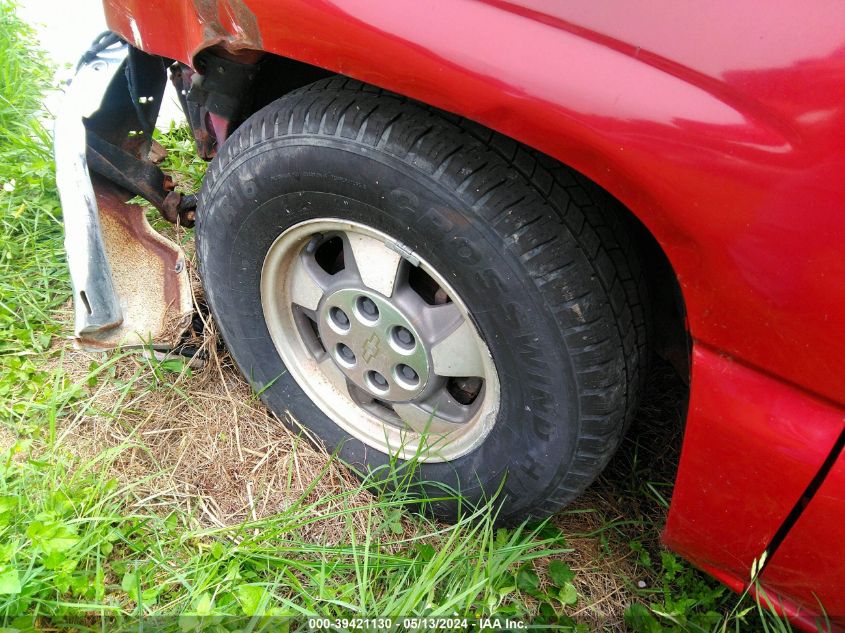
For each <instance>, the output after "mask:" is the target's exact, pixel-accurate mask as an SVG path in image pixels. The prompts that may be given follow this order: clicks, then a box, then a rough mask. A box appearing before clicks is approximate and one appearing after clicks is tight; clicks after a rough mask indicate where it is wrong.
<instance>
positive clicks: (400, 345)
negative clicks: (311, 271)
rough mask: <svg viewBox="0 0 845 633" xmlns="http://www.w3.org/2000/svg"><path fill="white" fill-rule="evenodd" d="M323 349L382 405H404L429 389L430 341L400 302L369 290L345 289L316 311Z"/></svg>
mask: <svg viewBox="0 0 845 633" xmlns="http://www.w3.org/2000/svg"><path fill="white" fill-rule="evenodd" d="M317 315H318V326H317V327H318V329H319V332H320V338H321V339H322V341H323V345H324V346H325V348H326V350H327V351H328V353H329V355H330V356H331V357H332V359H333V360H334V362H335V363H336V364H337V366H338V367H339V368H340V370H341V371H342V372H343V373H344V374H346V376H347V377H348V378H349V379H350V380H351V381H352V382H353V383H355V384H356V385H357V386H358V387H360V388H361V389H364V390H365V391H367V392H368V393H370V394H372V395H373V396H375V397H377V398H379V399H380V400H385V401H387V402H405V401H408V400H411V399H413V398H415V397H416V396H418V395H419V394H420V393H422V392H423V390H424V389H425V387H426V384H427V382H428V379H429V376H430V374H431V371H430V367H431V364H430V357H429V353H428V350H427V349H426V344H425V341H424V340H423V339H422V337H421V336H420V334H419V332H418V331H417V329H416V328H415V327H414V326H413V324H412V323H411V320H410V319H409V318H408V317H406V316H405V314H404V312H403V311H402V309H401V308H400V307H399V306H398V305H396V303H395V302H394V301H393V300H391V299H389V298H387V297H384V296H383V295H381V294H379V293H377V292H374V291H372V290H369V289H365V288H343V289H341V290H336V291H335V292H332V293H329V294H327V295H326V296H325V297H323V299H322V301H321V302H320V305H319V306H318V308H317Z"/></svg>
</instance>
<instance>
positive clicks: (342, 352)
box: [337, 343, 355, 365]
mask: <svg viewBox="0 0 845 633" xmlns="http://www.w3.org/2000/svg"><path fill="white" fill-rule="evenodd" d="M337 355H338V356H340V358H341V360H343V361H345V362H346V363H347V364H349V365H354V364H355V352H353V351H352V350H351V349H350V348H349V346H348V345H345V344H344V343H338V345H337Z"/></svg>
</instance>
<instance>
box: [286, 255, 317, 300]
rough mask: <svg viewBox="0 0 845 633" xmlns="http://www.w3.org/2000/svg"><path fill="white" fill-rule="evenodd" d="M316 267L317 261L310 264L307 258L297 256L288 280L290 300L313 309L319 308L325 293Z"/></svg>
mask: <svg viewBox="0 0 845 633" xmlns="http://www.w3.org/2000/svg"><path fill="white" fill-rule="evenodd" d="M316 268H317V266H316V263H315V265H314V266H309V265H308V263H307V261H306V260H304V259H303V258H302V257H297V258H296V261H295V262H294V264H293V265H292V270H291V274H290V279H289V280H288V284H289V290H288V293H289V295H290V300H291V301H292V302H293V303H295V304H297V305H299V306H302V307H303V308H305V309H307V310H311V311H313V310H316V309H317V306H318V305H319V303H320V299H322V298H323V294H324V291H323V287H322V285H321V284H320V281H319V279H318V276H319V273H318V272H317V270H316Z"/></svg>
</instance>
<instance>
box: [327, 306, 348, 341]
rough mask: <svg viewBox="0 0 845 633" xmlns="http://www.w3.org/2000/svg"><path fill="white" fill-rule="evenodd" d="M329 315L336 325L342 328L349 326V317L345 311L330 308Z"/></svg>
mask: <svg viewBox="0 0 845 633" xmlns="http://www.w3.org/2000/svg"><path fill="white" fill-rule="evenodd" d="M329 315H330V316H331V318H332V321H334V322H335V323H336V324H337V326H338V327H340V328H343V329H344V330H345V329H347V328H348V327H349V317H348V316H346V312H344V311H343V310H341V309H340V308H332V309H331V310H329ZM350 351H352V350H350Z"/></svg>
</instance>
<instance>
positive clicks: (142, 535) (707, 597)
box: [0, 0, 780, 632]
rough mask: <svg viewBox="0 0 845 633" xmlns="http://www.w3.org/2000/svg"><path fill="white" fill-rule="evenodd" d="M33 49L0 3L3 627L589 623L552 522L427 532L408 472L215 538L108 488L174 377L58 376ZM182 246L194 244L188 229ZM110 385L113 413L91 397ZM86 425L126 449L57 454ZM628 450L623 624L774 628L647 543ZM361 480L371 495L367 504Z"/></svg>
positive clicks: (64, 290) (61, 318)
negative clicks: (369, 620)
mask: <svg viewBox="0 0 845 633" xmlns="http://www.w3.org/2000/svg"><path fill="white" fill-rule="evenodd" d="M33 41H34V35H33V33H32V32H31V30H30V29H28V27H26V25H24V24H22V23H21V22H20V21H19V20H18V18H17V17H16V16H15V12H14V7H13V5H12V4H10V3H9V2H8V1H7V0H0V59H2V60H3V64H2V65H1V66H0V185H2V189H0V341H2V342H0V422H2V425H1V426H0V431H2V437H4V438H6V439H5V440H4V447H3V450H2V451H0V472H2V478H0V626H2V625H5V626H9V627H14V628H17V629H19V630H26V629H32V628H38V627H43V626H45V625H46V624H58V623H62V622H75V623H77V625H80V626H83V625H91V626H96V625H97V622H98V619H99V618H108V619H110V621H111V624H112V625H120V624H124V625H126V626H131V624H132V622H133V621H134V620H135V619H137V618H138V617H139V616H147V617H153V616H159V617H169V618H171V619H169V620H162V621H161V627H162V628H172V629H173V630H183V631H185V630H192V629H194V628H197V627H199V626H200V625H203V626H207V625H214V626H217V627H223V628H234V627H235V626H237V627H241V628H243V627H244V626H246V627H247V628H249V627H251V626H255V625H260V624H262V623H266V621H264V620H260V619H259V620H256V619H254V618H253V616H256V615H261V616H296V617H297V618H299V619H298V620H296V622H298V623H299V624H301V623H302V617H303V616H309V615H310V616H322V617H328V618H335V617H354V616H373V615H394V616H398V615H403V616H415V615H416V616H423V615H424V616H439V615H442V616H451V615H459V616H465V617H472V618H474V617H480V616H489V615H498V616H501V617H513V618H517V619H530V620H532V621H533V622H534V623H535V624H537V625H544V624H556V625H557V626H559V627H560V628H562V629H564V630H582V631H583V630H587V627H586V625H584V624H580V625H578V624H576V621H575V620H572V619H571V618H570V617H569V615H570V614H573V613H575V612H576V611H577V610H579V609H583V608H585V607H587V608H588V607H589V604H584V597H583V596H581V595H579V592H578V590H577V589H576V586H577V581H578V575H577V574H575V573H573V571H572V569H571V568H570V566H569V565H568V564H566V563H565V562H563V560H562V558H563V557H564V555H568V554H572V549H571V547H569V545H568V544H567V538H566V535H564V534H563V533H561V531H560V530H559V529H558V528H556V527H555V526H554V525H553V523H545V524H541V525H535V526H526V525H523V526H520V527H517V528H513V529H501V528H497V527H496V526H495V525H494V519H495V514H496V504H495V499H493V500H491V501H490V502H489V503H488V504H487V505H486V506H485V507H482V508H479V509H477V510H474V511H469V510H468V511H467V513H466V514H465V516H464V517H463V518H462V519H461V520H460V521H459V522H458V523H457V524H455V525H453V526H444V525H440V524H436V523H434V522H432V521H430V520H428V519H426V518H424V517H423V516H420V515H419V514H417V513H416V512H415V510H416V509H417V505H415V502H414V501H413V498H412V495H410V494H409V491H408V490H407V488H406V487H404V486H398V491H397V490H392V491H389V490H388V489H387V488H386V487H384V485H383V484H380V483H378V481H382V480H384V479H386V480H391V479H392V480H393V481H396V479H397V478H399V479H400V480H404V479H407V476H408V474H409V471H408V470H407V469H408V468H412V467H413V464H411V465H410V466H407V467H405V470H402V469H395V470H394V471H393V472H391V473H389V475H390V476H388V477H384V478H379V480H378V481H377V480H376V479H375V478H374V479H372V480H370V481H369V482H366V483H363V484H361V487H359V488H355V487H350V488H344V489H338V490H337V492H336V494H334V495H333V496H332V495H329V496H323V497H321V498H319V499H317V500H314V499H313V498H312V496H313V495H309V494H308V492H309V491H308V490H306V492H305V493H303V494H302V495H300V496H299V497H298V498H296V499H295V500H294V501H293V502H292V503H291V504H289V505H288V507H287V508H286V509H285V510H284V511H283V512H282V513H281V514H278V515H276V516H273V517H270V518H266V519H262V520H256V521H251V522H248V523H244V524H241V525H236V526H232V527H220V528H208V527H206V526H204V524H203V523H202V522H201V521H199V519H198V517H197V516H196V513H195V512H192V511H190V510H187V509H185V508H184V507H183V506H177V505H175V504H174V505H173V506H172V507H166V506H165V507H162V506H157V507H156V508H155V511H153V510H152V509H149V508H148V507H147V506H146V505H145V504H143V503H141V504H139V503H138V502H139V497H140V496H142V493H141V492H140V490H141V489H142V488H143V487H144V485H145V484H146V483H147V482H148V480H149V479H152V478H155V477H156V476H158V475H159V474H161V473H159V472H155V471H150V472H148V473H146V475H143V476H141V477H140V478H139V479H137V480H135V481H130V482H126V481H124V482H123V483H119V481H118V479H116V478H115V477H114V475H113V468H112V466H113V464H114V463H116V462H118V461H119V460H121V459H122V458H124V457H125V456H126V454H127V453H128V452H131V451H141V452H143V451H145V450H147V447H146V446H145V444H144V442H143V440H142V438H141V436H140V435H139V434H137V433H136V432H135V430H136V427H133V426H132V421H131V420H132V417H131V416H132V415H136V416H142V415H143V411H140V412H139V411H136V410H135V408H134V407H135V406H136V405H135V403H137V402H140V401H141V396H143V395H147V396H149V395H150V394H155V393H159V392H160V393H162V394H163V393H171V394H172V393H173V392H174V391H178V390H179V389H180V387H179V381H178V378H179V377H180V376H182V375H183V374H184V372H185V371H187V370H185V369H183V368H182V366H181V365H180V364H177V366H175V367H174V366H173V365H172V364H171V365H167V364H161V363H157V362H155V361H139V360H137V356H134V355H133V358H134V359H135V361H134V364H132V367H134V370H132V371H130V372H128V373H127V372H126V371H118V370H117V368H118V367H122V366H123V365H121V364H122V363H125V361H126V360H127V358H126V356H127V355H126V354H115V355H112V356H109V357H104V358H103V359H101V360H99V361H95V362H92V363H91V365H90V366H89V367H88V368H87V372H83V373H82V375H78V374H77V375H75V377H74V379H71V377H70V376H69V375H68V374H67V372H66V371H65V367H66V366H67V365H66V363H65V362H64V360H65V359H64V354H65V351H63V350H65V349H66V347H65V346H64V345H63V344H61V338H62V337H65V336H67V334H68V329H69V322H68V314H69V311H68V305H67V302H68V298H69V295H70V286H69V280H68V278H67V274H66V270H65V263H64V255H63V248H62V239H63V233H62V227H61V216H60V208H59V203H58V198H57V194H56V189H55V180H54V167H53V163H52V157H51V148H50V139H49V135H48V133H47V132H46V131H45V128H44V125H43V124H42V119H43V118H44V116H45V115H44V113H42V112H41V111H40V108H41V103H42V95H43V92H44V91H45V90H46V89H48V88H49V87H50V82H51V76H52V71H51V68H50V66H49V64H47V63H46V62H45V60H44V57H43V55H42V54H41V53H39V52H38V51H37V50H34V49H33V47H32V42H33ZM161 140H162V142H163V143H164V144H165V145H166V146H167V147H168V149H169V156H168V159H167V162H166V163H165V168H167V169H170V170H173V171H175V172H177V173H178V174H179V179H178V180H179V182H180V183H182V184H183V185H184V186H187V187H191V186H195V185H196V182H197V181H198V180H199V179H200V178H201V177H202V173H203V170H204V165H203V163H201V162H200V161H198V159H197V158H196V156H195V153H194V151H193V144H192V140H191V137H190V134H189V133H188V132H186V131H185V130H184V129H183V128H174V129H172V130H170V132H169V133H167V134H165V135H162V136H161ZM157 224H158V223H157ZM180 239H181V241H183V242H184V243H186V244H187V243H189V241H190V233H189V232H187V233H184V234H182V235H181V236H180ZM174 369H175V370H176V371H175V372H174ZM180 372H181V373H180ZM105 389H108V390H109V391H110V393H111V394H112V395H111V398H110V399H109V400H108V403H109V404H107V405H104V404H103V401H102V400H101V399H99V398H98V395H99V394H100V393H101V392H102V391H103V390H105ZM180 397H184V398H190V394H180ZM85 415H97V416H99V417H101V418H104V419H108V420H111V421H114V423H115V424H117V425H119V426H121V428H123V430H124V431H125V436H126V437H127V438H128V439H126V440H125V441H123V442H121V443H119V444H118V445H116V446H111V447H109V448H107V449H105V450H102V451H100V452H97V453H96V454H94V455H93V456H92V455H87V456H86V455H80V454H78V453H77V452H75V451H74V450H72V449H71V448H69V447H68V446H67V445H66V443H64V442H62V441H61V435H62V429H63V428H66V427H67V425H68V424H69V423H71V422H72V421H73V420H76V419H81V416H85ZM637 441H638V440H635V444H636V442H637ZM643 441H645V438H644V439H643ZM637 450H638V447H637V446H636V445H635V446H634V448H631V447H629V448H627V449H626V451H627V452H626V455H627V456H628V459H631V457H632V456H633V461H632V463H631V464H629V465H624V464H623V467H622V470H623V471H624V472H626V473H627V475H625V476H622V477H620V480H621V483H619V484H617V485H618V488H617V489H616V490H615V492H614V494H619V495H622V496H625V495H628V496H630V497H631V498H634V499H637V500H638V503H639V504H640V505H641V506H642V507H644V508H646V510H643V511H641V512H639V511H638V512H636V513H634V514H633V515H632V516H631V517H629V518H626V519H624V520H614V521H608V522H607V523H606V524H605V525H604V526H603V527H602V528H601V529H600V530H598V531H597V532H595V533H594V534H592V535H590V537H589V538H591V539H594V540H595V541H596V542H599V543H600V544H601V547H602V548H603V551H606V552H607V555H611V554H612V553H613V552H618V551H620V550H622V551H628V552H629V553H630V555H631V556H634V557H636V559H637V561H636V565H637V569H639V570H641V571H642V572H643V574H644V575H645V576H646V577H648V578H649V588H646V589H639V588H638V587H637V585H636V580H635V579H632V578H622V583H623V584H624V585H625V586H626V587H627V588H628V590H629V592H630V593H631V595H634V596H637V597H638V600H637V601H636V602H635V603H634V604H633V605H631V606H630V607H629V608H628V609H627V611H626V613H625V621H626V622H627V623H628V625H629V627H631V628H632V629H633V630H636V631H648V632H652V631H664V630H665V631H703V630H714V629H721V628H725V627H727V628H729V629H731V630H734V628H736V630H739V629H740V628H741V630H753V629H754V628H757V629H760V630H764V628H765V627H769V628H772V627H775V626H780V621H779V620H775V619H774V618H772V616H770V615H769V613H768V611H767V610H766V609H760V608H757V606H756V605H754V604H753V603H749V602H748V600H745V601H743V602H741V603H738V601H737V598H736V597H734V596H733V595H731V594H729V592H727V590H725V589H724V588H723V587H721V586H720V585H718V584H717V583H715V582H714V581H712V580H710V579H707V578H706V577H704V576H703V575H701V574H699V573H698V572H696V571H694V570H692V569H691V568H690V567H689V566H688V565H686V564H685V563H684V562H682V561H681V560H679V559H678V558H677V557H675V556H674V555H672V554H670V553H668V552H665V551H663V550H662V549H661V548H660V546H659V545H657V544H656V543H655V542H654V536H655V535H656V534H657V533H658V531H659V529H660V525H659V523H660V521H661V520H662V519H661V517H663V516H664V513H665V508H663V506H665V504H666V498H668V496H669V495H670V494H671V486H670V481H666V480H665V479H657V480H655V479H654V478H653V476H652V474H651V472H650V471H649V470H648V469H647V468H646V469H645V470H642V469H641V468H640V466H639V465H637V463H636V455H637ZM617 463H621V462H619V461H618V460H617ZM629 466H630V467H629ZM328 467H329V466H327V467H326V468H327V469H328ZM326 472H327V471H326ZM382 474H383V473H382ZM626 477H627V478H626ZM319 481H320V480H319V476H318V477H317V478H315V481H314V485H315V486H316V485H317V483H319ZM367 484H369V485H367ZM365 485H366V486H367V490H368V493H371V494H372V496H371V497H370V498H371V499H372V501H371V502H370V503H368V504H364V505H361V503H360V502H359V501H357V500H358V499H360V497H361V493H362V490H363V487H364V486H365ZM412 504H413V505H412ZM599 511H600V510H599ZM319 522H332V525H335V526H337V525H340V526H341V530H340V533H339V538H337V539H335V542H334V543H333V544H331V545H322V544H320V543H317V542H313V540H311V539H309V538H307V536H305V535H307V534H308V533H309V528H313V527H314V525H315V524H316V523H319ZM579 573H580V574H588V573H590V571H589V570H586V571H581V572H579ZM223 616H228V618H229V619H221V618H222V617H223ZM236 617H242V618H252V619H249V620H247V621H243V620H242V621H238V620H234V619H232V618H236ZM620 617H621V616H620ZM576 620H578V618H576ZM245 622H246V624H245ZM271 624H272V625H273V626H274V627H278V626H281V624H282V621H280V620H279V621H271ZM766 630H768V629H766ZM773 630H778V629H773Z"/></svg>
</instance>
